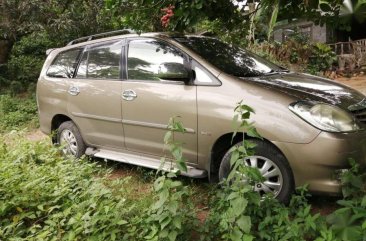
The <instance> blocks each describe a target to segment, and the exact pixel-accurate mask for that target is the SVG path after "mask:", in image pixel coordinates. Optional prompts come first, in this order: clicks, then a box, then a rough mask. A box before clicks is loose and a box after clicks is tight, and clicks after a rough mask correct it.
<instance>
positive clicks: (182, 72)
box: [157, 63, 191, 83]
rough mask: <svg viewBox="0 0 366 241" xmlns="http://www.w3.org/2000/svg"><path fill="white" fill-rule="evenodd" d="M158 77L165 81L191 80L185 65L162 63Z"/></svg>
mask: <svg viewBox="0 0 366 241" xmlns="http://www.w3.org/2000/svg"><path fill="white" fill-rule="evenodd" d="M157 77H158V78H160V79H163V80H173V81H174V80H175V81H184V82H185V83H186V82H188V81H189V80H190V77H191V76H190V74H189V71H188V70H187V68H186V67H185V66H184V65H183V64H179V63H162V64H160V65H159V68H158V74H157Z"/></svg>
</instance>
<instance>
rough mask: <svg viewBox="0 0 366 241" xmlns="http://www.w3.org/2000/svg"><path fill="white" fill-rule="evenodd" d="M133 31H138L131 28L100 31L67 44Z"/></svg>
mask: <svg viewBox="0 0 366 241" xmlns="http://www.w3.org/2000/svg"><path fill="white" fill-rule="evenodd" d="M132 33H136V32H135V31H133V30H131V29H122V30H116V31H111V32H105V33H98V34H94V35H90V36H85V37H81V38H77V39H74V40H72V41H71V42H69V43H68V44H67V46H69V45H73V44H77V43H82V42H88V41H91V40H93V39H98V38H102V37H111V36H115V35H123V34H132Z"/></svg>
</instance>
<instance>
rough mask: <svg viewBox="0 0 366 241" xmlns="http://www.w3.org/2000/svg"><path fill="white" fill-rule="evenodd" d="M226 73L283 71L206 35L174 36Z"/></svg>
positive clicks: (244, 75)
mask: <svg viewBox="0 0 366 241" xmlns="http://www.w3.org/2000/svg"><path fill="white" fill-rule="evenodd" d="M175 40H177V41H178V42H179V43H181V44H183V45H185V46H186V47H188V48H190V49H192V50H193V51H194V52H196V53H198V54H199V55H200V56H201V57H203V58H204V59H206V60H207V61H208V62H210V63H211V64H213V65H214V66H215V67H217V68H218V69H221V70H222V71H224V72H225V73H227V74H230V75H234V76H237V77H256V76H262V75H267V74H271V73H276V72H283V71H285V69H284V68H282V67H279V66H277V65H275V64H273V63H271V62H269V61H267V60H265V59H263V58H261V57H259V56H257V55H255V54H253V53H251V52H249V51H246V50H244V49H241V48H239V47H236V46H233V45H229V44H226V43H224V42H221V41H220V40H218V39H214V38H208V37H183V38H175Z"/></svg>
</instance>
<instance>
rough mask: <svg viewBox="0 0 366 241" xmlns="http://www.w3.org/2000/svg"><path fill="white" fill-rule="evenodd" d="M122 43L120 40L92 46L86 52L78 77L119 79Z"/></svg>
mask: <svg viewBox="0 0 366 241" xmlns="http://www.w3.org/2000/svg"><path fill="white" fill-rule="evenodd" d="M121 52H122V44H121V42H120V41H118V42H113V43H110V42H109V43H107V44H102V45H96V46H91V47H89V48H87V50H86V51H85V52H84V54H83V57H82V59H81V62H80V66H79V69H78V72H77V75H76V77H77V78H87V79H119V78H120V62H121Z"/></svg>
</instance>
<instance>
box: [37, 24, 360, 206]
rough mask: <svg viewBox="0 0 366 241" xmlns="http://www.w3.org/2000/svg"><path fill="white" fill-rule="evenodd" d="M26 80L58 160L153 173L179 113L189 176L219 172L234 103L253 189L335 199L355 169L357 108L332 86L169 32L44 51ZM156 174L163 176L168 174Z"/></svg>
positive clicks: (224, 167) (342, 89)
mask: <svg viewBox="0 0 366 241" xmlns="http://www.w3.org/2000/svg"><path fill="white" fill-rule="evenodd" d="M47 53H48V57H47V59H46V61H45V63H44V66H43V69H42V72H41V74H40V77H39V80H38V84H37V101H38V108H39V118H40V126H41V130H42V131H43V132H44V133H46V134H51V133H53V132H54V133H56V134H55V135H53V142H54V143H55V144H60V145H62V146H63V148H64V149H63V151H64V152H65V153H68V154H71V155H74V156H75V157H80V156H82V155H84V154H86V155H89V156H94V157H99V158H105V159H110V160H115V161H120V162H125V163H130V164H134V165H139V166H144V167H148V168H154V169H158V168H159V166H160V159H161V157H162V156H163V155H164V142H163V137H164V134H165V133H166V131H167V122H168V120H169V118H170V117H173V116H180V117H181V118H180V120H181V121H182V123H183V125H184V126H185V127H186V130H187V131H186V133H185V134H179V135H177V139H179V140H180V141H182V142H183V143H184V145H183V154H184V157H185V158H186V159H187V162H188V163H187V164H188V170H187V172H184V173H182V174H183V175H186V176H190V177H197V178H203V177H206V176H208V177H209V178H210V179H211V180H220V179H223V178H225V177H226V176H227V175H228V172H229V170H230V163H229V161H228V160H229V159H230V152H229V149H230V148H231V147H232V146H233V145H235V144H236V143H238V142H240V141H241V136H242V135H241V134H240V135H237V136H236V137H235V138H234V142H232V135H233V130H232V117H233V114H234V113H233V109H234V107H235V106H236V104H237V103H238V101H240V100H243V101H244V103H245V104H247V105H249V106H251V107H252V108H253V109H254V110H255V112H256V114H255V115H254V116H253V117H252V119H251V120H252V121H254V122H255V126H256V128H257V130H258V132H259V133H260V134H261V136H262V137H263V140H259V139H256V140H253V142H255V144H256V145H257V146H256V148H255V155H254V156H250V157H248V158H247V159H246V165H249V166H252V167H256V168H258V169H259V171H260V172H261V174H262V175H263V177H264V181H263V182H262V183H258V184H256V185H255V187H254V189H255V190H256V191H258V192H259V193H261V194H265V193H273V195H274V196H275V197H277V198H278V199H279V200H281V201H287V200H288V198H289V196H290V194H291V192H292V191H293V190H294V188H295V187H296V186H301V185H304V184H308V185H309V186H308V188H309V190H310V191H312V192H319V193H327V194H337V193H339V191H340V182H339V180H338V178H337V175H335V174H336V173H337V172H341V171H343V170H344V169H347V168H348V167H349V166H348V162H347V159H348V158H354V159H356V160H357V161H358V162H360V163H362V164H364V163H365V153H366V150H365V149H366V143H365V142H366V132H365V129H364V127H365V124H366V100H365V96H364V95H363V94H361V93H360V92H358V91H356V90H353V89H351V88H349V87H347V86H344V85H341V84H339V83H335V82H333V81H331V80H328V79H325V78H321V77H316V76H312V75H308V74H300V73H294V72H290V71H288V70H286V69H284V68H281V67H279V66H277V65H275V64H273V63H270V62H268V61H267V60H265V59H262V58H260V57H258V56H257V55H255V54H253V53H251V52H249V51H246V50H244V49H242V48H239V47H236V46H232V45H229V44H226V43H224V42H221V41H220V40H218V39H215V38H210V37H204V36H194V35H182V34H174V33H144V34H133V33H126V31H118V32H110V33H105V34H99V35H93V36H88V37H84V38H81V39H77V40H74V41H72V42H70V43H69V44H68V45H67V46H65V47H62V48H57V49H52V50H49V51H48V52H47ZM163 168H169V167H168V166H166V167H163Z"/></svg>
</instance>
